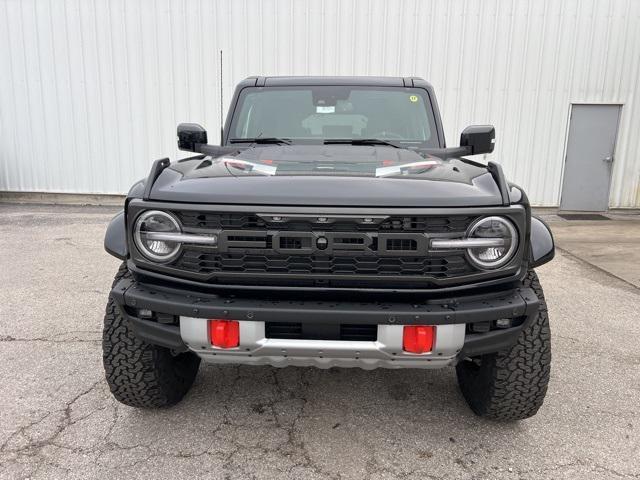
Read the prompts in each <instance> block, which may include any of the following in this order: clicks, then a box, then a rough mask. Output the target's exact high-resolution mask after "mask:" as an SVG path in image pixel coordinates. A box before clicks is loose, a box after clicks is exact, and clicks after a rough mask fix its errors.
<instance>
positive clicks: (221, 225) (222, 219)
mask: <svg viewBox="0 0 640 480" xmlns="http://www.w3.org/2000/svg"><path fill="white" fill-rule="evenodd" d="M173 213H174V214H175V215H177V216H178V218H179V219H180V222H182V225H184V226H185V227H187V228H206V229H213V230H215V229H234V230H249V229H251V230H260V229H267V228H277V229H278V230H281V231H305V232H309V231H323V232H353V231H366V232H376V231H379V232H426V233H451V232H464V231H466V230H467V228H468V227H469V225H470V224H471V222H472V221H473V220H474V219H475V217H472V216H466V215H451V216H429V217H427V216H409V217H406V216H392V217H389V218H387V219H386V220H384V221H383V222H382V223H380V224H379V225H377V224H375V223H372V224H366V223H358V222H353V221H340V220H338V221H335V222H332V223H318V222H314V221H311V220H309V221H306V220H300V219H295V220H291V221H287V222H282V223H279V222H278V223H273V222H272V223H269V222H266V221H265V220H263V219H262V218H260V217H258V216H257V215H255V214H250V213H246V214H245V213H210V212H197V211H195V212H192V211H175V212H173Z"/></svg>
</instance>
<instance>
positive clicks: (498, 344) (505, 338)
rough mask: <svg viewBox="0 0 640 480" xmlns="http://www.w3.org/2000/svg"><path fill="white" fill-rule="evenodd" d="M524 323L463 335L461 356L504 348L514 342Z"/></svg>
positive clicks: (484, 353)
mask: <svg viewBox="0 0 640 480" xmlns="http://www.w3.org/2000/svg"><path fill="white" fill-rule="evenodd" d="M523 328H524V324H522V325H518V326H517V327H512V328H507V329H505V330H492V331H491V332H486V333H471V334H467V335H466V336H465V337H464V347H462V351H461V352H460V356H461V358H464V357H475V356H478V355H486V354H488V353H495V352H499V351H500V350H505V349H507V348H509V347H510V346H511V345H513V344H514V343H516V341H517V340H518V335H520V332H521V331H522V329H523Z"/></svg>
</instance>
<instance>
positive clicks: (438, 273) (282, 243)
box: [168, 210, 477, 288]
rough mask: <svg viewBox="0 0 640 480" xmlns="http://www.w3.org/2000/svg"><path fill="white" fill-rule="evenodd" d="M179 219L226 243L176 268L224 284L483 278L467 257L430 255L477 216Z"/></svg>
mask: <svg viewBox="0 0 640 480" xmlns="http://www.w3.org/2000/svg"><path fill="white" fill-rule="evenodd" d="M173 213H174V214H175V215H176V216H177V217H178V218H179V220H180V222H181V223H182V225H183V227H184V230H185V231H186V232H188V233H198V232H205V231H216V232H217V233H218V234H219V237H218V238H219V242H218V246H217V247H216V248H211V247H204V246H195V245H189V244H185V245H184V246H183V251H182V254H181V255H180V256H179V257H178V258H177V259H176V260H175V261H174V262H173V263H171V264H170V265H168V266H169V267H171V268H174V269H176V271H181V272H183V273H184V275H185V276H192V277H195V278H198V279H203V278H204V279H205V281H210V282H215V283H220V284H229V283H237V284H243V285H247V284H255V285H274V286H275V285H293V284H292V280H290V279H288V277H287V275H296V276H297V278H296V280H295V282H297V283H295V285H298V286H302V284H303V283H305V282H306V283H305V285H306V286H308V285H309V284H311V285H312V286H316V287H317V286H323V285H330V286H349V287H354V286H357V287H363V286H370V285H376V286H384V287H385V288H396V287H397V286H398V285H400V287H405V288H408V287H409V286H411V287H412V288H413V287H414V286H416V285H417V287H423V286H424V285H427V284H428V283H423V282H430V283H429V284H430V285H433V284H435V283H437V282H439V281H441V280H442V281H445V280H446V281H448V280H449V279H453V278H456V277H465V276H467V275H469V274H473V273H477V270H476V269H475V268H474V267H473V266H472V265H471V264H470V263H469V262H468V260H467V259H466V257H465V255H464V253H463V252H461V251H454V252H444V251H443V252H434V251H430V249H429V237H430V236H438V235H443V236H451V237H458V236H460V235H462V234H463V233H464V232H465V231H467V229H468V227H469V225H470V224H471V223H472V222H473V221H474V220H475V219H476V218H477V216H472V215H462V214H458V213H455V212H454V214H453V215H449V216H445V215H436V216H427V215H406V214H405V215H390V216H385V215H383V214H382V215H372V216H371V217H370V218H367V217H366V216H364V215H361V214H357V215H354V214H350V213H349V212H346V213H344V214H342V213H340V214H335V215H333V216H332V215H331V214H330V215H327V216H325V217H324V218H323V213H322V212H321V211H319V212H318V213H317V216H316V214H315V213H314V214H306V213H300V214H298V213H292V214H290V215H287V214H282V215H281V216H280V214H278V213H270V212H267V213H264V212H263V213H259V212H246V213H245V212H229V213H222V212H206V211H201V210H173ZM276 217H279V218H276ZM225 274H226V275H227V276H225ZM376 277H377V278H376ZM354 282H356V283H357V285H356V284H355V283H354ZM411 282H419V283H418V284H415V283H413V284H411V285H409V284H410V283H411Z"/></svg>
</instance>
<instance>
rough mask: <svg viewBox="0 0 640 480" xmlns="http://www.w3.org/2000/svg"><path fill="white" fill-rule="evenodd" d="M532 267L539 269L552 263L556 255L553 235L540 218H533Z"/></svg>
mask: <svg viewBox="0 0 640 480" xmlns="http://www.w3.org/2000/svg"><path fill="white" fill-rule="evenodd" d="M529 251H530V259H529V261H530V264H531V267H533V268H535V267H539V266H540V265H544V264H545V263H547V262H550V261H551V260H552V259H553V257H554V256H555V254H556V247H555V243H554V241H553V234H552V233H551V229H550V228H549V226H548V225H547V224H546V223H545V222H543V221H542V220H540V219H539V218H538V217H535V216H533V215H532V216H531V248H530V250H529Z"/></svg>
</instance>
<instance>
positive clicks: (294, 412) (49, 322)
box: [0, 204, 640, 480]
mask: <svg viewBox="0 0 640 480" xmlns="http://www.w3.org/2000/svg"><path fill="white" fill-rule="evenodd" d="M114 211H115V209H113V208H98V207H40V206H17V205H8V204H5V205H2V204H0V252H1V256H0V380H1V388H0V478H11V479H13V478H123V477H126V478H150V477H154V478H186V477H192V478H193V477H206V478H215V479H217V478H220V479H227V478H230V479H236V478H238V479H246V478H259V479H272V478H290V479H315V478H318V479H321V478H322V479H325V478H327V479H361V478H367V479H372V480H373V479H391V478H434V479H435V478H451V479H461V478H462V479H464V478H469V479H471V478H473V479H477V478H497V479H528V478H532V479H533V478H566V479H577V478H581V479H583V478H638V477H640V460H639V459H640V416H639V413H640V351H639V349H638V341H639V339H640V281H638V282H636V281H635V280H634V279H640V276H638V275H637V272H638V268H640V267H639V266H638V262H636V261H635V260H637V259H639V258H640V227H639V225H640V220H638V219H637V217H636V219H626V220H621V221H618V222H615V223H608V224H606V225H604V226H603V225H602V224H598V225H599V226H594V225H591V224H589V222H586V223H582V224H580V223H575V224H574V223H568V222H564V221H560V220H558V221H554V222H553V223H552V228H554V230H555V229H557V232H558V235H557V237H558V239H559V242H560V246H561V247H563V245H566V250H561V251H559V252H558V255H557V257H556V259H555V260H554V261H553V262H552V263H551V264H549V265H546V266H544V267H542V268H540V270H539V274H540V278H541V281H542V285H543V287H544V288H545V292H546V296H547V301H548V304H549V309H550V316H551V328H552V335H553V337H552V341H553V369H552V380H551V385H550V388H549V393H548V395H547V399H546V401H545V404H544V406H543V408H542V409H541V410H540V412H539V413H538V415H537V416H535V417H534V418H532V419H529V420H526V421H523V422H520V423H515V424H503V423H495V422H490V421H485V420H482V419H479V418H477V417H475V416H474V415H473V414H472V413H471V412H470V411H469V410H468V409H467V407H466V405H465V403H464V401H463V399H462V397H461V395H460V393H459V391H458V388H457V385H456V381H455V375H454V370H453V369H446V370H439V371H418V370H403V371H391V370H376V371H361V370H317V369H307V368H293V367H289V368H286V369H274V368H271V367H241V368H238V367H234V366H229V367H213V366H205V367H204V368H201V370H200V374H199V376H198V378H197V380H196V384H195V386H194V388H193V390H192V391H191V393H190V394H189V395H188V396H187V397H186V399H185V400H184V401H183V402H182V403H181V404H179V405H178V406H176V407H174V408H171V409H165V410H159V411H142V410H136V409H133V408H129V407H125V406H122V405H120V404H118V403H116V402H115V401H114V400H113V399H112V397H111V396H110V394H109V391H108V387H107V385H106V383H105V381H104V378H103V370H102V363H101V362H102V359H101V347H100V336H101V325H102V315H103V312H104V305H105V302H106V299H107V295H108V292H109V286H110V284H111V280H112V277H113V275H114V273H115V271H116V269H117V267H118V261H117V260H115V259H114V258H112V257H110V256H108V255H107V254H106V253H105V252H104V250H103V249H102V240H103V234H104V230H105V227H106V225H107V222H108V220H109V219H110V218H111V216H112V215H113V212H114ZM630 218H632V217H630ZM580 227H581V228H580ZM595 228H600V229H606V228H609V230H610V232H609V233H611V232H612V231H613V232H614V233H615V235H613V239H612V240H609V241H604V244H605V246H603V245H602V244H594V245H593V247H592V249H591V250H589V249H586V253H585V251H580V249H583V250H585V247H584V244H585V243H587V242H586V241H576V239H577V238H579V237H580V235H584V234H585V231H589V229H595ZM620 231H622V232H623V233H621V234H620V235H618V232H620ZM618 237H619V238H618ZM616 238H617V240H616ZM616 241H617V242H618V243H619V244H624V245H623V246H622V247H619V250H618V251H619V252H626V251H628V252H630V253H629V254H630V256H629V257H627V258H630V259H632V261H627V262H611V261H609V262H607V259H606V258H603V255H604V253H606V252H604V250H606V249H609V248H610V245H611V244H615V242H616ZM605 247H606V248H605ZM563 248H565V247H563ZM601 250H602V251H601ZM594 252H595V253H594ZM603 252H604V253H603ZM594 255H595V256H594ZM598 255H601V256H600V257H598ZM634 255H635V256H634ZM634 259H635V260H634ZM589 262H591V264H590V263H589ZM625 263H626V264H627V266H625ZM592 264H593V265H592ZM634 269H635V270H634ZM634 272H635V273H634Z"/></svg>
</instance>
